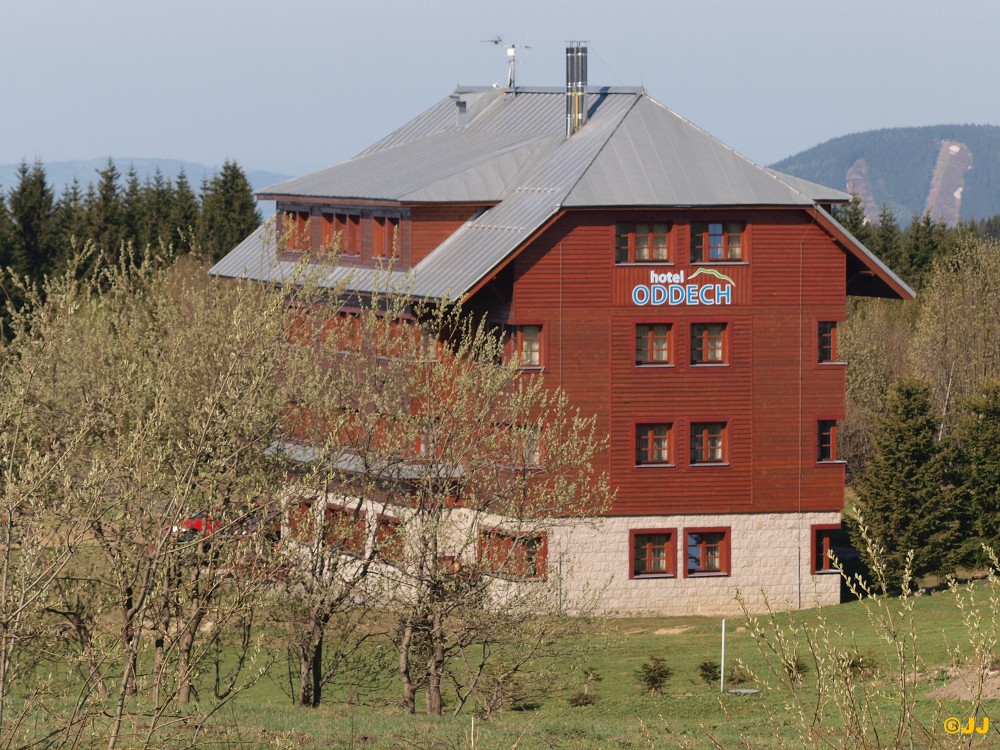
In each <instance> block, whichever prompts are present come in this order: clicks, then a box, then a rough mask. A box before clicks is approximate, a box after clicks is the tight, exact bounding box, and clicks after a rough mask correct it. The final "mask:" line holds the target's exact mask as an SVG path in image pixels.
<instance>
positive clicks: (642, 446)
mask: <svg viewBox="0 0 1000 750" xmlns="http://www.w3.org/2000/svg"><path fill="white" fill-rule="evenodd" d="M657 433H662V434H657ZM657 441H663V442H662V444H661V445H662V448H660V447H658V446H657ZM673 443H674V426H673V424H672V423H670V422H640V423H638V424H636V426H635V465H636V466H673V465H674V460H673V458H674V444H673ZM662 450H665V451H666V458H665V459H662V460H654V459H651V458H650V456H652V455H654V454H656V453H657V452H660V451H662Z"/></svg>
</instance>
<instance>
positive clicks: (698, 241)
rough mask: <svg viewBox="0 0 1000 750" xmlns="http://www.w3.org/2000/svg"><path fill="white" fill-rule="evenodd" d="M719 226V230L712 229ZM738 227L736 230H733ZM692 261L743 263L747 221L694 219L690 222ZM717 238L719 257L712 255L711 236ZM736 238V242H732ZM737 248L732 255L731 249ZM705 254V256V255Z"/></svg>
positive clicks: (745, 254) (744, 259) (745, 253)
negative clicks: (733, 255)
mask: <svg viewBox="0 0 1000 750" xmlns="http://www.w3.org/2000/svg"><path fill="white" fill-rule="evenodd" d="M715 227H719V231H718V232H716V231H714V228H715ZM737 227H738V231H734V229H736V228H737ZM690 231H691V262H692V263H744V262H746V256H747V252H746V249H747V247H746V246H747V223H746V222H745V221H720V220H718V219H713V220H708V221H695V222H692V223H691V227H690ZM713 237H718V238H719V244H718V249H719V257H712V254H713V251H714V249H715V245H714V244H713V241H712V238H713ZM733 239H738V242H733ZM734 248H735V249H736V250H737V254H736V256H735V257H732V253H733V249H734ZM706 256H707V257H706Z"/></svg>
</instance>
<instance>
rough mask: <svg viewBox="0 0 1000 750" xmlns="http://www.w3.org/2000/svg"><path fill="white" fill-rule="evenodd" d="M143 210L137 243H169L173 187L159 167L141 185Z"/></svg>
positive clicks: (146, 245)
mask: <svg viewBox="0 0 1000 750" xmlns="http://www.w3.org/2000/svg"><path fill="white" fill-rule="evenodd" d="M143 195H144V201H143V210H142V218H141V222H140V232H139V244H140V245H141V246H142V247H148V246H157V245H159V244H161V242H162V243H163V244H169V243H170V241H171V239H172V237H173V232H172V227H171V226H170V215H171V212H172V210H173V202H174V188H173V185H171V183H170V181H169V180H167V179H166V178H164V176H163V173H162V172H161V171H160V168H159V167H157V168H156V172H155V174H154V175H153V177H152V178H148V177H147V178H146V183H145V185H144V186H143Z"/></svg>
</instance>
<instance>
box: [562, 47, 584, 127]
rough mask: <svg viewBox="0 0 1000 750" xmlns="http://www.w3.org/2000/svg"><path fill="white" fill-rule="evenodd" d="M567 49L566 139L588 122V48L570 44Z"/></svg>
mask: <svg viewBox="0 0 1000 750" xmlns="http://www.w3.org/2000/svg"><path fill="white" fill-rule="evenodd" d="M570 44H571V45H572V46H570V47H567V48H566V137H567V138H569V137H570V136H571V135H573V133H575V132H576V131H578V130H579V129H580V128H582V127H583V126H584V125H585V124H586V122H587V48H586V47H584V46H583V45H582V44H581V43H580V42H570Z"/></svg>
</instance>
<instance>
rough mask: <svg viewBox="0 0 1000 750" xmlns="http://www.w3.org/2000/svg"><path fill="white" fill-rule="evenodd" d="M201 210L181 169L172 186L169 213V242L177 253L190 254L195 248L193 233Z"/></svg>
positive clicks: (196, 227)
mask: <svg viewBox="0 0 1000 750" xmlns="http://www.w3.org/2000/svg"><path fill="white" fill-rule="evenodd" d="M200 214H201V209H200V207H199V205H198V198H197V196H196V195H195V194H194V191H193V190H192V189H191V185H190V183H189V182H188V178H187V175H186V174H185V173H184V170H183V169H182V170H181V171H180V172H179V173H178V175H177V183H176V184H175V185H174V195H173V205H172V207H171V211H170V222H169V227H170V235H169V242H170V244H172V245H173V247H174V250H175V251H176V252H177V253H181V254H184V253H190V252H191V251H192V250H194V248H195V232H196V231H197V229H198V218H199V216H200Z"/></svg>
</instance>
